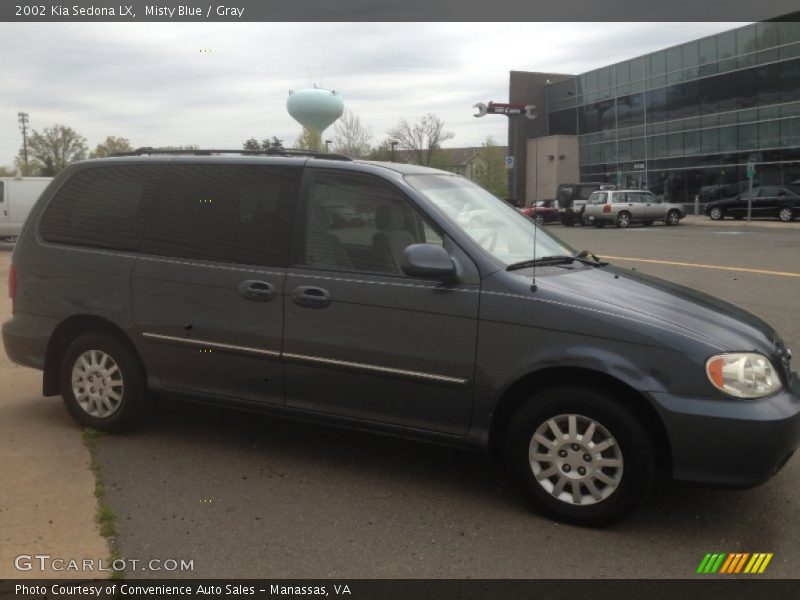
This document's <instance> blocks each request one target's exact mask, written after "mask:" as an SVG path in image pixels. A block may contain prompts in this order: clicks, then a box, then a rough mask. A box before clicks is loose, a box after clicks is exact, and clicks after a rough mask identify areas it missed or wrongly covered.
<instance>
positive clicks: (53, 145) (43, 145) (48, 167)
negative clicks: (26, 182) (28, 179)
mask: <svg viewBox="0 0 800 600" xmlns="http://www.w3.org/2000/svg"><path fill="white" fill-rule="evenodd" d="M86 151H87V147H86V138H84V137H83V136H82V135H80V134H78V133H77V132H76V131H75V130H74V129H72V128H71V127H67V126H66V125H59V124H55V125H53V126H52V127H45V128H44V129H42V131H41V133H40V132H38V131H36V130H34V131H32V132H31V135H30V137H29V138H28V161H29V162H28V166H27V168H26V167H25V161H24V159H23V157H22V152H23V151H22V148H20V151H19V154H18V155H17V158H16V159H15V161H14V162H15V164H16V165H17V167H18V168H20V169H21V170H22V174H23V175H30V174H32V173H35V172H37V171H38V173H39V174H40V175H42V176H44V177H54V176H55V175H57V174H58V173H59V172H60V171H61V170H62V169H64V168H65V167H66V166H67V165H69V164H70V163H73V162H75V161H76V160H83V159H84V158H86Z"/></svg>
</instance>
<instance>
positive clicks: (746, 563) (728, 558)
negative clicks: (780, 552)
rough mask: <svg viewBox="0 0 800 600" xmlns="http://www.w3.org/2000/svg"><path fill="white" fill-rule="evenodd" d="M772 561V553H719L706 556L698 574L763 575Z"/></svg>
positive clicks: (698, 568) (698, 569)
mask: <svg viewBox="0 0 800 600" xmlns="http://www.w3.org/2000/svg"><path fill="white" fill-rule="evenodd" d="M771 560H772V552H769V553H767V552H755V553H752V554H751V553H749V552H733V553H731V554H726V553H725V552H718V553H715V554H706V555H705V558H703V560H702V561H701V562H700V566H699V567H697V572H698V573H702V574H713V573H720V574H723V575H735V574H737V573H749V574H752V575H755V574H757V573H759V574H760V573H763V572H764V571H765V570H766V568H767V565H768V564H769V561H771Z"/></svg>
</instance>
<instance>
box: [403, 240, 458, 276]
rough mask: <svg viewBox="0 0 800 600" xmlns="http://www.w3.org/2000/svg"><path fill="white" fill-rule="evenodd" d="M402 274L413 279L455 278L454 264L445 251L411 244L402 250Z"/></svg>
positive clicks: (424, 245)
mask: <svg viewBox="0 0 800 600" xmlns="http://www.w3.org/2000/svg"><path fill="white" fill-rule="evenodd" d="M401 268H402V269H403V273H405V274H406V275H411V276H413V277H425V278H430V279H449V278H451V277H455V276H456V264H455V261H454V260H453V258H452V257H451V256H450V255H449V254H448V253H447V250H445V249H444V248H442V247H441V246H435V245H433V244H411V245H410V246H408V247H407V248H406V249H405V250H403V259H402V262H401Z"/></svg>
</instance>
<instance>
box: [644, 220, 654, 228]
mask: <svg viewBox="0 0 800 600" xmlns="http://www.w3.org/2000/svg"><path fill="white" fill-rule="evenodd" d="M652 224H653V221H642V225H644V226H645V227H650V226H651V225H652Z"/></svg>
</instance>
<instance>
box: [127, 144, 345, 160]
mask: <svg viewBox="0 0 800 600" xmlns="http://www.w3.org/2000/svg"><path fill="white" fill-rule="evenodd" d="M153 154H165V155H187V156H212V155H219V154H239V155H244V156H311V157H314V158H325V159H327V160H353V159H352V158H350V157H349V156H345V155H344V154H331V153H328V152H318V151H316V150H298V149H295V148H283V147H281V146H277V147H271V148H267V149H266V150H220V149H217V148H208V149H200V148H198V149H194V150H183V149H171V148H151V147H149V146H148V147H143V148H137V149H136V150H132V151H131V152H118V153H117V154H112V155H111V156H113V157H117V156H143V155H153Z"/></svg>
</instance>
